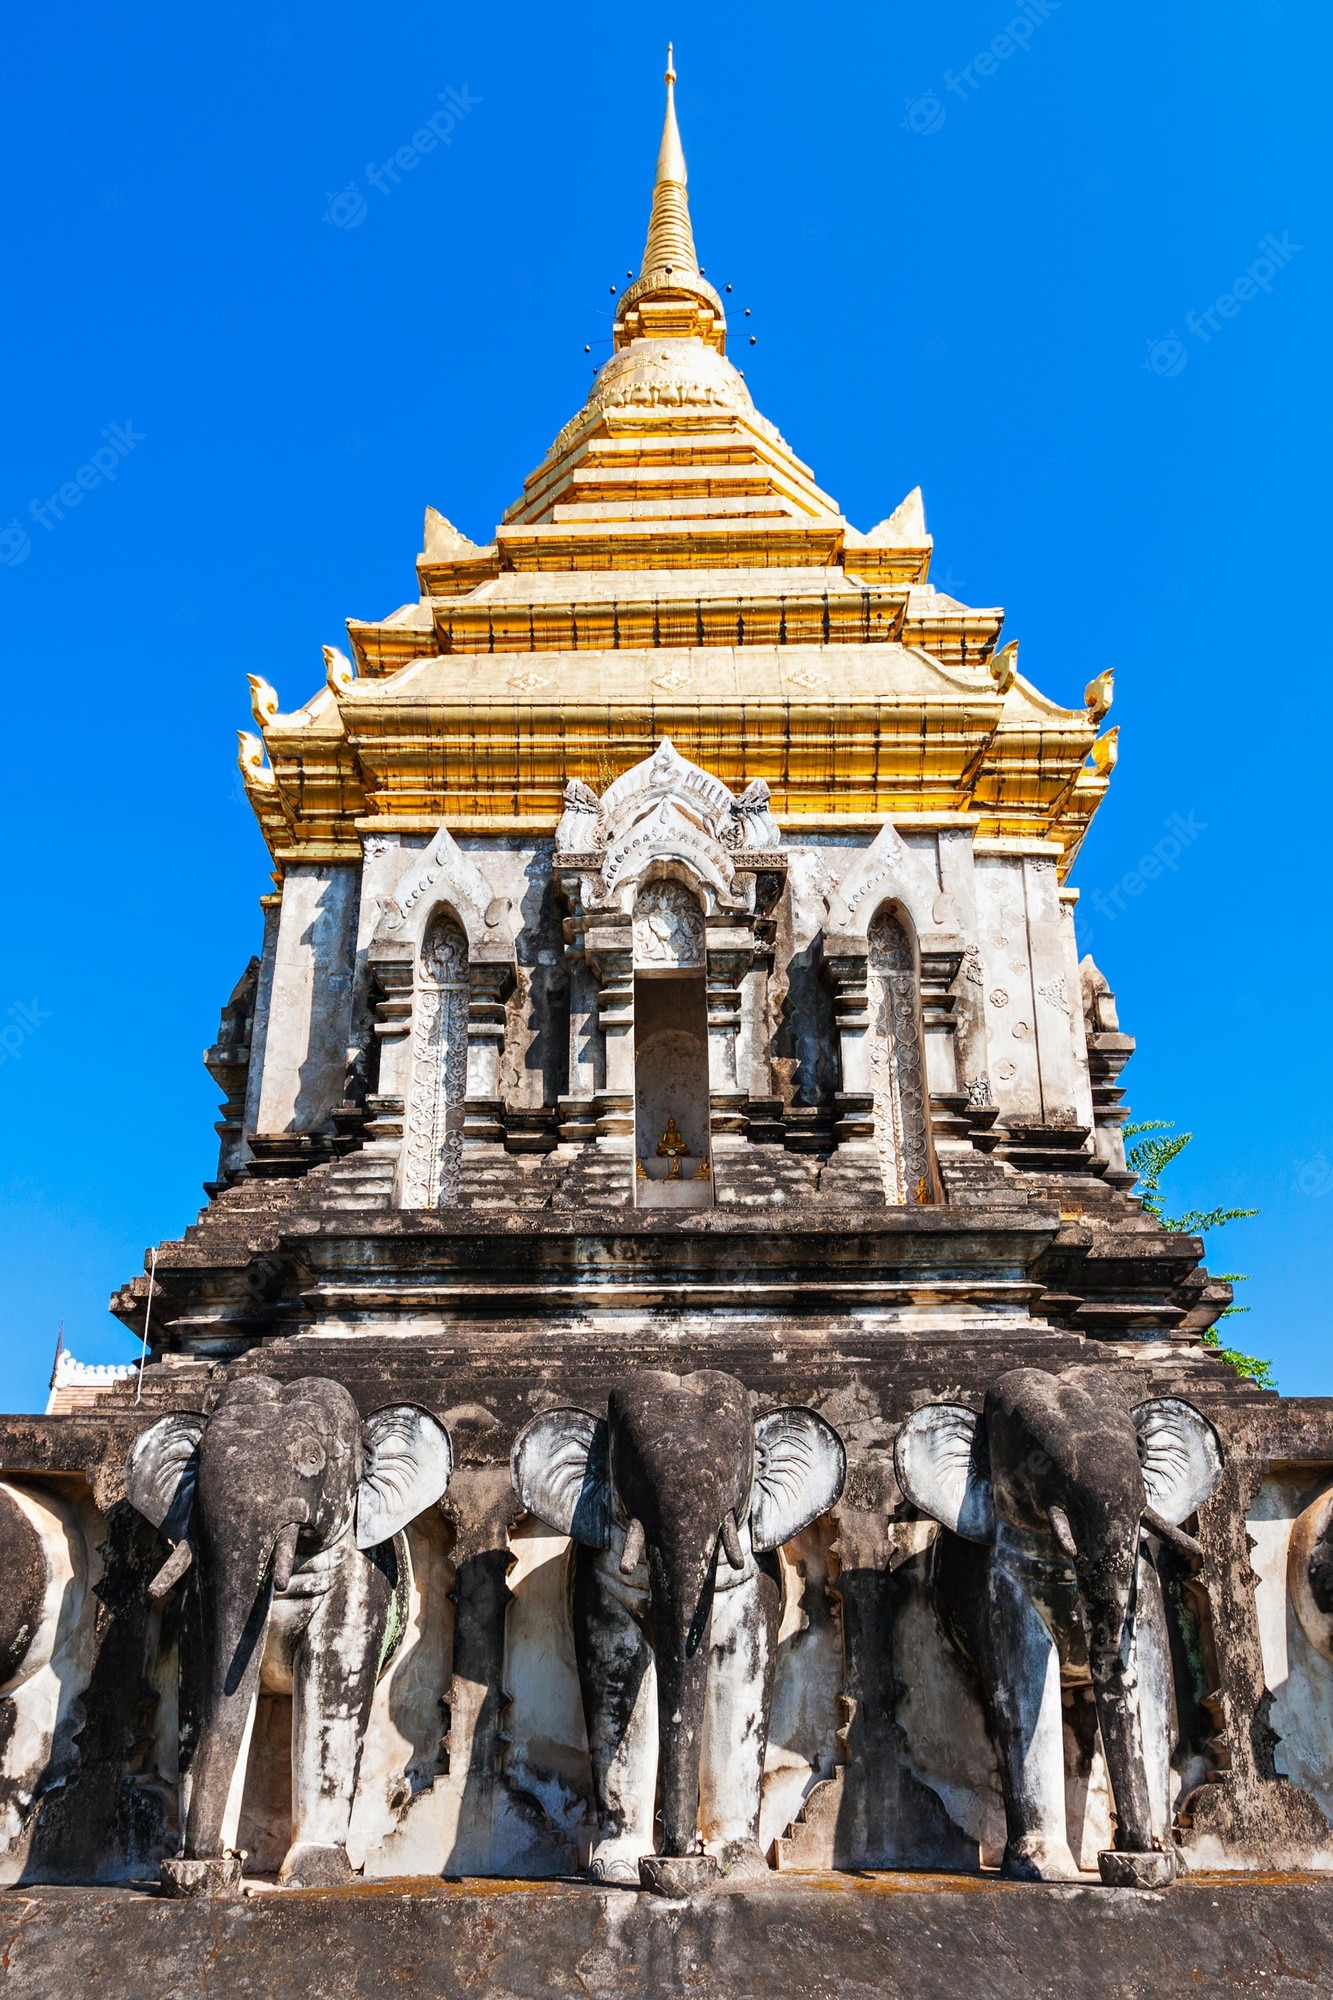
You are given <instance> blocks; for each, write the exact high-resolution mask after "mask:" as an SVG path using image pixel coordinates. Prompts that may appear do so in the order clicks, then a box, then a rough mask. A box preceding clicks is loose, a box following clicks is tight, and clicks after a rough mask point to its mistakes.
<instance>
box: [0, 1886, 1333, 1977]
mask: <svg viewBox="0 0 1333 2000" xmlns="http://www.w3.org/2000/svg"><path fill="white" fill-rule="evenodd" d="M0 1933H2V1935H0V1964H3V1965H4V1967H5V1978H4V1981H3V1987H4V1992H5V1995H6V2000H67V1996H68V1995H69V1994H71V1993H80V1992H85V1991H93V1990H95V1991H96V1992H97V1993H99V1994H100V1995H103V1996H105V2000H121V1996H126V1997H127V2000H128V1996H131V1995H132V1996H134V2000H195V1996H196V1995H199V1996H202V1995H204V1994H207V1995H208V1996H209V2000H297V1996H301V2000H344V1996H346V2000H353V1996H355V2000H376V1996H378V1995H381V1994H383V1995H386V1996H387V1995H390V1994H392V1995H394V1996H398V1995H401V1994H403V1993H411V1994H413V1995H414V1996H415V2000H446V1996H448V2000H454V1996H461V1995H464V1994H476V1995H478V1996H486V2000H546V1996H548V1995H550V1996H555V1995H568V1994H579V1995H581V1996H591V2000H621V1996H626V2000H629V1996H633V2000H667V1996H671V2000H677V1996H681V1995H688V1996H697V1997H698V2000H742V1996H744V2000H750V1996H754V2000H759V1996H772V2000H825V1996H828V2000H832V1996H834V1995H836V1996H838V2000H871V1997H872V1996H873V1997H874V2000H957V1996H959V1995H962V1994H966V1995H968V1996H969V2000H1143V1996H1145V1995H1151V1996H1152V2000H1178V1996H1179V1997H1180V2000H1183V1996H1185V1995H1188V1996H1190V2000H1198V1996H1200V1995H1207V1996H1208V2000H1217V1996H1219V1995H1226V1994H1242V1993H1243V1994H1254V1993H1263V1994H1265V1995H1267V1996H1268V2000H1296V1996H1298V1995H1299V1996H1301V2000H1309V1996H1310V1995H1311V1994H1315V1993H1327V1992H1328V1991H1329V1990H1330V1987H1331V1986H1333V1880H1331V1879H1329V1878H1327V1877H1321V1876H1295V1875H1285V1876H1284V1875H1268V1876H1265V1877H1263V1878H1261V1879H1259V1880H1253V1879H1251V1880H1245V1879H1242V1878H1239V1877H1236V1876H1216V1875H1215V1876H1197V1875H1196V1876H1193V1877H1191V1878H1190V1879H1189V1880H1188V1881H1185V1882H1181V1883H1178V1884H1177V1885H1176V1887H1175V1888H1173V1889H1171V1890H1169V1891H1167V1892H1166V1893H1165V1894H1150V1893H1146V1892H1141V1891H1133V1890H1107V1889H1099V1888H1083V1887H1081V1886H1079V1887H1069V1888H1065V1887H1059V1888H1055V1887H1028V1886H1025V1885H1019V1884H1016V1883H1000V1882H997V1881H995V1880H993V1879H990V1878H978V1877H975V1876H974V1877H964V1876H928V1875H859V1876H848V1875H842V1876H812V1877H808V1878H807V1879H806V1881H805V1882H804V1883H801V1884H799V1885H798V1884H797V1883H796V1882H794V1881H793V1880H792V1878H791V1877H790V1876H788V1877H786V1878H785V1879H784V1880H783V1881H782V1883H781V1884H780V1885H775V1886H774V1887H768V1886H766V1885H765V1886H758V1887H756V1886H755V1885H753V1884H749V1883H747V1884H746V1885H745V1886H744V1887H743V1888H737V1889H734V1890H727V1889H725V1888H722V1889H719V1890H714V1891H712V1892H710V1893H707V1894H703V1895H697V1896H694V1897H693V1898H691V1899H690V1900H689V1901H686V1902H677V1901H672V1900H669V1899H667V1898H664V1897H661V1896H654V1895H645V1894H638V1893H634V1892H632V1891H625V1890H606V1889H597V1888H594V1887H592V1886H591V1885H587V1884H577V1883H566V1882H543V1883H530V1882H529V1883H518V1882H476V1881H472V1882H459V1883H446V1882H435V1881H431V1882H411V1883H403V1882H398V1883H390V1882H382V1883H374V1884H367V1885H366V1886H365V1887H358V1888H355V1889H343V1890H307V1891H287V1892H285V1893H282V1894H274V1895H268V1894H264V1893H262V1892H261V1893H253V1892H251V1893H249V1894H247V1895H245V1896H243V1897H236V1898H234V1899H230V1900H225V1901H220V1902H214V1901H210V1902H208V1903H197V1902H185V1903H179V1902H168V1901H166V1900H164V1899H163V1898H161V1897H160V1896H158V1895H157V1894H155V1893H148V1892H146V1891H143V1892H140V1891H135V1890H104V1889H33V1890H23V1889H19V1890H14V1891H12V1892H10V1893H9V1895H8V1897H7V1899H6V1901H5V1903H4V1904H0Z"/></svg>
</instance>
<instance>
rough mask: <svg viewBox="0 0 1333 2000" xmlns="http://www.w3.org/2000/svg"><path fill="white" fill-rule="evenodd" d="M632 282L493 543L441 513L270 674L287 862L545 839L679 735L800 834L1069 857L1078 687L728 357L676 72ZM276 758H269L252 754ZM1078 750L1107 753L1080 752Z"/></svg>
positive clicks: (273, 797)
mask: <svg viewBox="0 0 1333 2000" xmlns="http://www.w3.org/2000/svg"><path fill="white" fill-rule="evenodd" d="M666 81H667V107H666V122H665V125H664V127H663V132H662V143H661V147H660V149H659V152H658V156H657V170H656V177H655V181H654V186H653V199H652V214H651V218H650V221H649V226H648V238H647V242H646V244H645V247H644V254H643V263H642V268H641V270H640V272H639V275H638V277H637V279H636V280H635V281H634V283H632V284H631V285H629V286H628V287H627V289H626V290H625V291H624V292H622V293H621V295H620V298H619V302H618V306H617V310H616V316H615V325H614V336H613V339H614V351H613V353H612V355H611V358H610V359H609V360H608V361H607V362H606V364H605V365H604V366H603V367H602V368H601V369H600V370H599V372H598V374H597V377H596V380H595V381H594V383H593V387H592V392H591V394H590V395H589V397H588V399H587V401H586V402H585V404H584V405H583V407H582V409H581V410H579V411H578V412H577V414H576V415H574V416H573V417H572V418H571V419H570V421H569V422H568V423H567V424H566V425H565V426H564V428H563V429H562V430H561V432H560V434H559V436H558V437H557V438H556V439H555V442H554V443H553V444H552V446H551V448H550V450H549V451H548V452H547V454H546V456H545V457H544V458H543V460H542V462H541V464H540V465H539V466H538V467H537V468H536V470H535V471H534V472H532V473H531V474H530V475H529V476H528V478H527V479H526V480H525V481H524V487H523V494H522V497H521V498H520V499H519V500H517V501H515V502H514V504H513V505H512V506H511V507H510V508H509V509H508V510H507V512H506V514H505V517H504V520H503V521H502V522H501V524H500V525H499V527H498V528H497V530H496V533H495V537H494V540H493V541H491V542H489V543H487V544H486V545H485V546H484V547H483V546H479V545H477V544H475V543H472V542H470V541H468V540H467V539H466V537H465V536H463V535H460V534H459V533H458V532H457V531H456V530H455V529H454V528H453V527H451V526H450V524H449V522H448V521H446V520H445V519H443V518H442V517H441V516H440V515H439V514H438V513H436V512H435V511H434V509H430V510H428V512H427V514H426V527H425V546H424V549H423V551H422V553H421V554H420V555H419V556H418V558H417V565H416V568H417V581H418V586H419V595H418V596H417V597H416V598H415V599H414V600H413V601H412V602H410V603H408V604H405V605H403V606H401V607H400V608H399V609H398V610H396V611H394V612H392V613H391V614H390V615H389V616H388V617H387V618H383V619H379V620H369V621H361V620H356V619H353V620H351V621H349V626H348V631H349V634H350V640H351V650H352V657H353V661H354V670H353V668H352V667H350V666H349V665H348V664H347V662H346V661H345V659H342V658H339V657H338V656H336V655H334V656H332V657H330V659H329V663H328V682H327V687H326V688H325V689H324V690H322V691H321V692H320V693H318V694H317V695H316V696H315V697H314V698H313V699H312V700H310V701H309V702H307V703H306V705H305V706H304V707H302V708H299V709H297V710H295V711H294V712H291V713H284V712H282V711H281V710H280V708H279V706H278V702H277V698H276V696H275V695H274V694H273V693H272V692H271V690H270V689H269V688H268V687H267V686H266V685H264V684H263V683H261V682H256V683H255V684H254V687H255V715H256V720H257V723H258V725H259V728H260V730H261V732H262V739H263V750H262V752H261V748H260V744H259V740H258V739H257V738H254V737H249V738H247V739H245V741H244V744H243V751H242V760H241V761H242V769H243V771H244V773H245V776H246V782H247V785H248V788H249V792H250V796H251V798H252V800H253V802H254V806H255V810H256V812H257V814H258V815H259V818H260V822H261V824H262V825H263V828H264V832H265V835H266V838H267V840H268V842H269V846H270V848H271V849H272V852H273V856H274V860H275V863H276V864H277V866H278V868H279V869H280V870H281V869H283V868H286V867H287V866H288V865H290V864H292V863H296V862H302V863H305V862H314V863H323V862H330V861H336V862H346V861H354V860H359V859H360V855H361V842H362V840H363V839H364V838H365V837H366V836H367V835H371V836H373V835H375V834H384V833H394V834H399V835H407V834H413V833H426V832H433V831H434V830H435V828H436V827H437V826H438V825H439V824H440V823H441V821H442V820H443V822H444V823H445V824H447V825H448V826H449V827H450V828H451V829H453V830H454V831H462V830H467V831H471V832H478V833H484V832H493V833H499V832H504V833H518V834H522V833H536V832H539V831H540V832H544V833H546V834H550V833H551V832H552V831H553V829H554V827H555V823H556V821H557V819H558V818H559V816H560V812H561V805H562V795H563V791H564V787H565V785H566V784H567V783H568V781H569V780H570V779H571V778H572V779H578V780H580V781H582V782H584V783H586V784H592V785H597V784H599V783H603V782H604V781H605V775H606V772H607V770H608V768H611V767H614V768H615V769H617V770H619V769H623V768H627V767H628V766H629V765H630V764H632V763H633V762H635V761H637V760H638V759H639V758H641V757H646V756H649V755H651V753H652V751H653V750H654V748H655V747H656V745H657V744H658V743H659V742H660V741H661V739H662V738H663V737H664V736H665V737H669V738H670V740H671V741H672V742H673V743H674V744H675V746H676V748H677V749H678V750H679V751H680V752H681V754H682V755H683V756H685V757H688V758H691V759H696V760H700V761H702V762H703V763H704V764H705V765H706V767H707V768H708V769H709V770H710V771H712V772H713V773H714V774H715V775H716V776H717V777H718V778H720V779H721V780H722V781H723V783H725V784H727V785H729V786H731V787H733V788H741V789H743V788H744V786H745V785H746V784H747V783H750V782H751V781H753V780H755V779H762V780H763V781H764V782H765V783H766V784H767V785H768V787H769V790H770V794H771V797H772V802H773V811H774V814H775V816H776V818H777V819H778V822H779V824H780V825H781V826H783V828H784V829H785V830H789V831H790V832H792V833H793V834H797V833H799V832H800V831H802V830H811V831H814V830H819V831H822V832H828V831H831V830H836V829H848V830H851V829H856V830H864V829H866V828H874V827H877V826H879V825H881V824H883V823H884V821H885V820H886V819H888V818H892V819H894V820H896V821H899V822H901V821H902V819H903V816H904V815H907V816H908V817H909V819H910V821H911V823H912V824H914V825H920V826H928V825H937V824H941V823H943V821H944V819H946V818H948V819H950V820H952V821H953V822H955V823H957V824H960V825H966V826H968V827H971V828H972V829H974V831H975V833H976V834H977V836H978V837H979V838H981V839H983V840H993V839H1022V840H1029V841H1030V840H1045V841H1049V842H1050V843H1052V845H1051V848H1050V852H1051V853H1053V854H1054V855H1055V856H1056V857H1057V860H1058V865H1059V872H1060V874H1061V877H1062V878H1063V876H1064V875H1065V874H1066V873H1067V871H1068V868H1069V866H1070V863H1071V862H1072V860H1073V858H1074V855H1075V853H1076V852H1077V849H1078V845H1079V841H1080V839H1081V838H1082V835H1083V833H1084V831H1085V829H1086V827H1087V825H1088V821H1089V818H1090V816H1091V814H1092V812H1093V811H1094V810H1095V808H1096V805H1097V802H1098V800H1099V799H1100V798H1101V796H1102V794H1103V792H1104V790H1105V786H1106V779H1107V773H1108V771H1109V769H1110V766H1111V764H1112V763H1113V761H1114V733H1113V732H1112V734H1110V735H1108V736H1099V727H1100V725H1101V722H1102V718H1103V716H1104V714H1105V712H1106V709H1107V707H1108V706H1109V700H1110V696H1109V683H1108V680H1107V677H1106V676H1105V675H1099V676H1098V678H1097V679H1096V680H1095V681H1094V682H1093V684H1092V686H1090V688H1089V690H1088V700H1087V705H1086V707H1084V708H1079V709H1073V710H1071V709H1066V708H1063V707H1061V706H1059V705H1058V704H1057V703H1054V702H1051V701H1048V700H1047V699H1045V698H1044V697H1043V696H1042V695H1041V694H1039V693H1038V691H1037V690H1036V689H1035V688H1034V687H1032V686H1031V684H1030V683H1029V682H1027V681H1026V680H1025V679H1024V678H1023V676H1022V675H1021V674H1020V673H1019V671H1018V665H1017V647H1016V645H1013V644H1011V645H1008V646H1005V647H1000V645H999V639H1000V632H1001V627H1002V625H1003V612H1002V611H1000V610H999V609H996V608H994V607H991V608H986V609H981V610H978V609H974V608H972V607H970V606H968V605H964V604H961V603H959V602H958V601H957V600H956V599H955V598H953V597H950V596H948V595H946V594H945V593H943V592H941V591H938V590H936V589H935V588H934V587H933V586H932V585H931V583H930V581H929V573H930V561H931V537H930V535H929V534H928V532H927V530H926V522H925V511H924V507H923V503H922V498H921V493H920V490H919V489H916V490H914V491H913V492H911V493H909V494H908V496H907V498H906V499H905V500H903V501H902V502H901V504H900V505H898V506H897V507H896V508H895V509H894V510H893V512H892V513H890V514H889V515H888V516H887V518H886V519H884V520H883V521H881V522H880V523H879V524H878V525H877V526H875V527H873V528H871V529H870V530H869V531H868V532H866V533H860V532H858V531H857V530H856V529H855V528H853V527H852V526H851V525H850V524H849V523H848V522H847V521H846V520H845V519H844V518H843V515H842V513H841V512H840V510H839V508H838V505H837V502H836V501H835V500H833V499H832V498H830V496H829V495H828V494H827V493H825V492H824V491H823V490H822V488H821V487H820V486H819V485H818V483H817V481H816V479H815V476H814V474H813V473H812V471H811V470H810V468H809V467H808V466H806V465H805V464H803V463H802V461H801V460H800V459H799V458H797V456H796V455H795V453H794V452H793V451H792V450H791V448H790V446H789V445H788V444H787V443H786V441H785V440H784V439H783V437H782V436H781V434H780V432H779V431H778V430H777V429H776V427H775V426H774V425H773V424H772V423H770V422H769V421H768V420H767V419H766V418H765V417H763V416H761V415H760V413H759V412H758V411H757V410H756V408H755V406H754V402H753V400H752V398H751V395H750V392H749V390H748V388H747V387H746V383H745V379H744V377H743V375H742V374H741V372H740V370H739V369H737V368H736V367H735V365H734V364H733V363H732V362H731V361H730V360H729V359H728V356H727V317H726V309H725V305H724V302H723V299H722V297H721V296H720V295H719V294H718V292H717V291H716V290H715V288H714V287H713V286H712V285H711V284H710V283H709V282H708V280H707V279H706V278H705V276H704V275H703V273H702V272H701V271H700V269H699V262H698V257H697V254H696V251H695V245H694V232H693V228H692V226H691V221H690V210H689V198H688V193H687V184H686V167H685V155H684V151H683V148H682V145H681V139H680V133H679V130H678V128H677V123H676V111H675V102H674V83H675V72H674V70H673V69H671V68H670V67H668V70H667V78H666ZM264 753H266V755H267V762H265V754H264ZM1090 758H1091V761H1090Z"/></svg>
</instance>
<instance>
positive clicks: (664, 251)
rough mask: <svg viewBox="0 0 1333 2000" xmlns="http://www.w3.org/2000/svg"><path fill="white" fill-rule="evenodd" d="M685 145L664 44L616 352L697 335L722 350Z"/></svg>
mask: <svg viewBox="0 0 1333 2000" xmlns="http://www.w3.org/2000/svg"><path fill="white" fill-rule="evenodd" d="M686 179H687V176H686V172H685V149H684V147H683V146H682V145H681V143H680V128H679V126H678V125H677V124H676V52H675V49H674V48H673V47H672V45H671V43H670V42H668V43H667V66H666V118H665V120H664V122H663V125H662V143H661V145H660V146H659V147H658V149H657V172H656V174H655V175H654V176H653V212H652V215H651V217H650V218H649V222H648V241H647V243H646V244H645V245H644V252H643V262H642V264H641V265H640V267H639V275H638V277H637V278H636V279H635V281H634V283H633V284H632V285H630V286H628V287H627V289H626V290H625V291H623V292H622V293H621V294H620V299H619V302H618V303H617V306H616V318H615V327H614V332H613V339H614V342H615V347H616V351H617V353H619V351H620V349H621V348H624V347H628V346H629V345H630V344H631V342H633V341H635V340H642V339H644V338H645V337H648V336H651V337H652V338H654V339H656V340H683V339H686V338H690V339H695V340H702V341H705V342H706V343H707V345H708V346H709V347H711V348H713V349H715V350H716V352H717V353H719V354H725V353H726V351H727V316H726V312H725V310H724V308H723V305H722V301H721V299H720V298H719V297H718V295H717V293H716V292H715V291H714V289H713V287H712V286H711V285H710V284H709V282H708V280H707V278H705V276H704V274H703V272H702V271H701V270H700V269H699V259H698V257H697V255H696V254H695V249H694V231H693V229H692V228H691V227H690V200H689V195H688V194H687V193H686V188H685V183H686Z"/></svg>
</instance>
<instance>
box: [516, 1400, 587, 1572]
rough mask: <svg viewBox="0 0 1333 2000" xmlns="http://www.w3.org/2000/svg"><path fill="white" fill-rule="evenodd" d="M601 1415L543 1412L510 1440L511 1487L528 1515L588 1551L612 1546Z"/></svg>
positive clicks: (568, 1411)
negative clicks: (512, 1482)
mask: <svg viewBox="0 0 1333 2000" xmlns="http://www.w3.org/2000/svg"><path fill="white" fill-rule="evenodd" d="M607 1440H608V1432H607V1427H606V1420H605V1418H601V1417H594V1416H590V1415H589V1414H588V1412H587V1410H569V1409H562V1410H543V1411H542V1413H541V1415H540V1416H539V1417H534V1418H533V1419H532V1422H531V1423H530V1424H525V1425H524V1427H523V1429H522V1430H521V1431H520V1432H519V1434H518V1436H517V1438H515V1440H514V1450H513V1454H512V1456H511V1458H510V1468H511V1470H512V1472H513V1475H514V1491H515V1492H516V1493H517V1495H518V1497H519V1499H520V1500H521V1501H522V1502H523V1505H524V1506H525V1507H526V1508H527V1510H528V1512H529V1513H530V1514H535V1515H536V1516H537V1519H538V1520H539V1521H545V1523H546V1525H547V1527H548V1528H555V1529H556V1530H557V1531H558V1532H559V1533H560V1534H562V1535H572V1536H573V1538H574V1540H575V1541H576V1542H582V1543H584V1544H585V1546H586V1547H588V1548H590V1549H605V1548H609V1547H610V1544H611V1463H610V1452H609V1448H608V1442H607Z"/></svg>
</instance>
